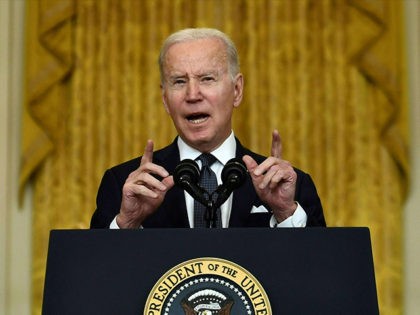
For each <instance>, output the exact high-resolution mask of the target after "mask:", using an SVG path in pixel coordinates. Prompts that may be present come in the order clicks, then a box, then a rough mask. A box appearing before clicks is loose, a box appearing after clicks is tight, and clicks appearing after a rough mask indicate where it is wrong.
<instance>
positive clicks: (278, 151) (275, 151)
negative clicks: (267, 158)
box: [271, 129, 283, 159]
mask: <svg viewBox="0 0 420 315" xmlns="http://www.w3.org/2000/svg"><path fill="white" fill-rule="evenodd" d="M282 151H283V148H282V143H281V138H280V134H279V132H278V130H277V129H274V131H273V138H272V141H271V156H274V157H276V158H279V159H281V157H282V153H283V152H282Z"/></svg>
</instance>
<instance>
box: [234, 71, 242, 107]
mask: <svg viewBox="0 0 420 315" xmlns="http://www.w3.org/2000/svg"><path fill="white" fill-rule="evenodd" d="M233 89H234V91H233V93H234V98H233V107H238V106H239V105H240V104H241V102H242V96H243V90H244V77H243V75H242V73H238V74H237V75H236V77H235V80H234V87H233Z"/></svg>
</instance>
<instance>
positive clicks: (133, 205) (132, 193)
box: [117, 140, 174, 229]
mask: <svg viewBox="0 0 420 315" xmlns="http://www.w3.org/2000/svg"><path fill="white" fill-rule="evenodd" d="M153 175H157V176H158V177H161V178H162V180H161V181H160V180H159V179H157V178H156V177H155V176H153ZM173 186H174V180H173V177H172V176H169V173H168V172H167V171H166V170H165V169H164V168H163V167H162V166H159V165H157V164H153V141H152V140H148V141H147V144H146V148H145V150H144V154H143V157H142V158H141V161H140V167H139V168H138V169H136V170H135V171H134V172H132V173H131V174H130V175H129V176H128V178H127V180H126V181H125V184H124V186H123V191H122V194H123V195H122V202H121V208H120V213H119V214H118V215H117V224H118V226H119V227H120V228H121V229H130V228H131V229H133V228H139V227H140V226H141V225H142V223H143V221H144V220H145V219H146V218H147V217H148V216H149V215H150V214H152V213H153V212H155V211H156V209H157V208H158V207H159V206H160V205H161V203H162V201H163V198H165V195H166V192H167V191H168V190H169V189H171V188H172V187H173Z"/></svg>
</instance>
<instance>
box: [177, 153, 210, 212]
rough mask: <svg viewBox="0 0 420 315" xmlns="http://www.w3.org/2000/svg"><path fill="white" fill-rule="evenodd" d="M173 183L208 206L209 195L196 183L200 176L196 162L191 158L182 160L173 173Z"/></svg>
mask: <svg viewBox="0 0 420 315" xmlns="http://www.w3.org/2000/svg"><path fill="white" fill-rule="evenodd" d="M173 176H174V182H175V185H177V186H179V187H181V188H182V189H184V190H185V191H186V192H188V193H189V194H190V195H191V196H192V197H193V198H194V199H195V200H197V201H198V202H200V203H201V204H203V205H204V206H206V207H207V206H208V204H209V199H210V198H209V196H208V193H207V191H205V190H204V189H203V188H201V187H200V186H199V185H197V182H198V180H199V178H200V168H199V167H198V165H197V163H196V162H195V161H193V160H191V159H185V160H182V161H181V163H179V164H178V165H177V166H176V167H175V170H174V173H173Z"/></svg>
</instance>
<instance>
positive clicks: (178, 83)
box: [172, 79, 185, 85]
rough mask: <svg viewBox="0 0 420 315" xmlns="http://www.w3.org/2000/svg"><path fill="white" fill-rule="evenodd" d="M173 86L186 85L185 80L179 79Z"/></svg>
mask: <svg viewBox="0 0 420 315" xmlns="http://www.w3.org/2000/svg"><path fill="white" fill-rule="evenodd" d="M172 84H173V85H182V84H185V80H182V79H177V80H174V81H173V82H172Z"/></svg>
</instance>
